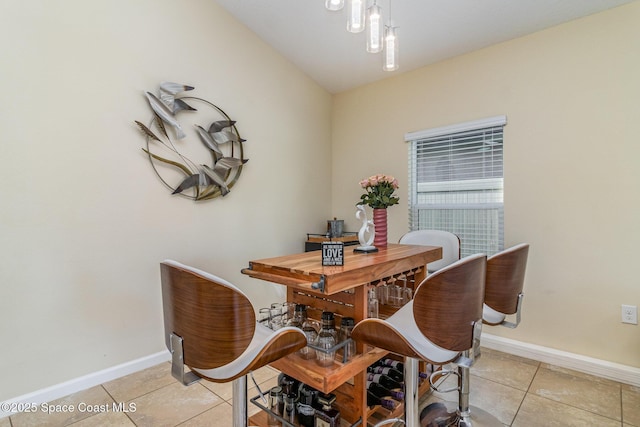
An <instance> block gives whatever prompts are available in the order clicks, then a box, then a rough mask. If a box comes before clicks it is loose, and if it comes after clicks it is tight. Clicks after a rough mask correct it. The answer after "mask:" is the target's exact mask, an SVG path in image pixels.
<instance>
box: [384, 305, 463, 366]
mask: <svg viewBox="0 0 640 427" xmlns="http://www.w3.org/2000/svg"><path fill="white" fill-rule="evenodd" d="M386 322H387V324H388V325H389V326H390V327H391V328H392V329H394V330H395V331H396V333H397V334H398V335H400V336H402V337H403V338H404V339H405V340H407V342H408V343H409V344H410V345H411V347H413V349H414V350H415V351H416V353H418V354H420V355H422V357H423V358H424V359H427V360H430V361H432V362H434V363H447V362H450V361H451V360H453V359H455V358H456V357H457V356H458V354H459V352H457V351H451V350H446V349H444V348H442V347H439V346H437V345H435V344H434V343H432V342H431V341H429V340H428V339H427V338H426V337H425V336H424V335H423V334H422V332H420V329H418V325H417V324H416V322H415V318H414V316H413V301H409V302H408V303H407V304H405V305H404V306H403V307H402V308H401V309H400V310H398V311H396V312H395V313H394V314H393V315H392V316H391V317H389V318H388V319H387V320H386Z"/></svg>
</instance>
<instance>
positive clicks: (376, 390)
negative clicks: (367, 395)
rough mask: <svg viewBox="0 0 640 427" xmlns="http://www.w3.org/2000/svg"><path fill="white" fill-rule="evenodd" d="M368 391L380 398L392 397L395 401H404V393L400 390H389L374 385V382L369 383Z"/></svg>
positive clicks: (376, 384)
mask: <svg viewBox="0 0 640 427" xmlns="http://www.w3.org/2000/svg"><path fill="white" fill-rule="evenodd" d="M367 390H369V391H370V392H371V393H373V394H374V395H376V396H378V397H384V396H391V397H392V398H394V399H395V400H404V392H403V391H402V390H401V389H399V388H395V389H393V390H389V389H388V388H386V387H385V386H383V385H380V384H378V383H374V382H373V381H367Z"/></svg>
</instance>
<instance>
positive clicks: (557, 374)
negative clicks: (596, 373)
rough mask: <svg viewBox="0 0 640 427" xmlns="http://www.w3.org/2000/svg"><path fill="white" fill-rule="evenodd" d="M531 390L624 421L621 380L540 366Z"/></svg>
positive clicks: (541, 395) (548, 397)
mask: <svg viewBox="0 0 640 427" xmlns="http://www.w3.org/2000/svg"><path fill="white" fill-rule="evenodd" d="M529 391H530V392H531V393H534V394H536V395H538V396H540V397H545V398H547V399H551V400H555V401H556V402H560V403H564V404H567V405H571V406H574V407H576V408H579V409H584V410H585V411H589V412H593V413H595V414H599V415H602V416H604V417H607V418H613V419H616V420H618V421H621V418H622V407H621V403H620V384H618V383H615V382H613V381H610V380H606V379H601V378H597V377H593V376H591V375H586V374H581V373H576V372H573V371H569V370H566V369H559V368H554V369H549V368H548V367H541V368H540V369H539V370H538V373H537V374H536V376H535V378H534V379H533V383H532V384H531V388H530V389H529Z"/></svg>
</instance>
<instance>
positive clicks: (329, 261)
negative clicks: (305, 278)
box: [322, 242, 344, 266]
mask: <svg viewBox="0 0 640 427" xmlns="http://www.w3.org/2000/svg"><path fill="white" fill-rule="evenodd" d="M322 265H323V266H326V265H344V243H343V242H322Z"/></svg>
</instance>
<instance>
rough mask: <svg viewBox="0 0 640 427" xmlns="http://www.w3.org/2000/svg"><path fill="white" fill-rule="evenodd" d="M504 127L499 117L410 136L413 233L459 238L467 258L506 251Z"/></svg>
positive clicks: (410, 215)
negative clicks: (442, 233)
mask: <svg viewBox="0 0 640 427" xmlns="http://www.w3.org/2000/svg"><path fill="white" fill-rule="evenodd" d="M505 124H506V117H504V116H499V117H492V118H489V119H485V120H480V121H474V122H468V123H462V124H459V125H454V126H448V127H444V128H437V129H428V130H424V131H419V132H413V133H408V134H406V135H405V140H406V141H408V142H410V144H411V147H410V149H409V183H410V188H409V229H410V230H421V229H430V230H445V231H450V232H452V233H455V234H456V235H458V237H460V242H461V254H462V256H467V255H471V254H475V253H485V254H487V255H492V254H494V253H496V252H499V251H501V250H502V249H503V246H504V231H503V228H504V204H503V186H504V178H503V167H502V165H503V156H502V152H503V151H502V147H503V128H504V125H505Z"/></svg>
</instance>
